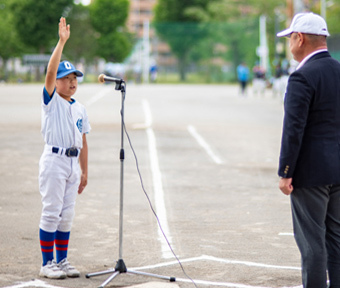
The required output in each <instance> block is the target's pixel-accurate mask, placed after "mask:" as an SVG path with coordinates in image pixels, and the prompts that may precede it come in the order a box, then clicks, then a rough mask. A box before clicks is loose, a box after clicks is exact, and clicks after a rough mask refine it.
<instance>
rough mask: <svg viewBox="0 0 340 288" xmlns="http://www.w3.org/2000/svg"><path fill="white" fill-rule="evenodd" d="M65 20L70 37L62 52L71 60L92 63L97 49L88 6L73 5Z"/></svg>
mask: <svg viewBox="0 0 340 288" xmlns="http://www.w3.org/2000/svg"><path fill="white" fill-rule="evenodd" d="M67 22H68V23H69V24H70V25H71V37H70V39H69V40H68V41H67V45H66V46H65V48H64V54H65V55H66V56H67V57H68V58H69V59H72V61H75V62H79V61H81V60H83V59H84V60H85V62H86V63H92V62H93V61H94V59H95V57H96V52H97V50H98V42H97V39H96V31H95V30H94V29H93V27H92V25H91V21H90V11H89V7H88V6H83V5H82V4H78V5H74V6H73V8H72V10H71V11H70V13H69V15H68V18H67Z"/></svg>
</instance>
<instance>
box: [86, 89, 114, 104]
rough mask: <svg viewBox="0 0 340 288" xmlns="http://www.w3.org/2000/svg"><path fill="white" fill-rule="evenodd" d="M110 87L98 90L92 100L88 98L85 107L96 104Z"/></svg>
mask: <svg viewBox="0 0 340 288" xmlns="http://www.w3.org/2000/svg"><path fill="white" fill-rule="evenodd" d="M111 90H112V89H111V87H104V88H103V89H101V90H99V92H98V93H97V94H95V95H94V96H93V97H92V98H90V99H89V100H88V101H87V102H86V103H85V106H87V107H88V106H91V105H92V104H94V103H96V102H97V101H98V100H100V99H101V98H103V97H104V96H106V95H107V94H108V93H109V92H110V91H111Z"/></svg>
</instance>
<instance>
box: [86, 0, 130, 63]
mask: <svg viewBox="0 0 340 288" xmlns="http://www.w3.org/2000/svg"><path fill="white" fill-rule="evenodd" d="M128 12H129V1H128V0H115V1H112V0H95V1H94V2H93V3H92V4H91V6H90V16H91V22H92V25H93V27H94V29H95V30H96V31H97V32H98V33H99V35H98V50H97V54H98V55H99V56H101V57H103V58H104V59H105V60H107V61H112V62H122V61H123V60H124V59H125V58H126V57H127V56H128V55H129V53H130V51H131V49H132V41H131V40H132V37H131V35H130V34H129V33H128V32H127V29H126V27H125V23H126V20H127V17H128Z"/></svg>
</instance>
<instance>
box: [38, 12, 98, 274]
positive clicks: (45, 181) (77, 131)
mask: <svg viewBox="0 0 340 288" xmlns="http://www.w3.org/2000/svg"><path fill="white" fill-rule="evenodd" d="M69 37H70V25H67V24H66V20H65V18H63V17H62V18H61V19H60V22H59V41H58V43H57V46H56V47H55V49H54V51H53V53H52V56H51V58H50V61H49V64H48V67H47V72H46V78H45V87H44V90H43V94H42V103H41V105H42V118H41V123H42V128H41V131H42V134H43V137H44V141H45V147H44V152H43V154H42V156H41V158H40V162H39V189H40V194H41V200H42V206H43V207H42V213H41V219H40V224H39V228H40V232H39V236H40V246H41V252H42V258H43V263H42V267H41V269H40V273H39V275H40V276H42V277H47V278H54V279H61V278H66V277H67V276H68V277H79V275H80V273H79V271H78V270H77V269H76V268H74V267H73V266H71V265H70V263H69V262H68V260H67V251H68V242H69V238H70V231H71V226H72V221H73V217H74V207H75V201H76V197H77V194H81V193H82V192H83V190H84V188H85V186H86V185H87V166H88V164H87V162H88V160H87V158H88V148H87V142H86V133H88V132H89V131H90V129H91V127H90V124H89V121H88V117H87V112H86V109H85V107H84V106H83V105H81V104H80V103H79V102H78V101H76V100H74V99H73V98H72V96H73V95H74V94H75V92H76V90H77V85H78V81H77V77H80V76H83V73H82V72H80V71H78V70H76V69H75V67H74V66H73V65H72V64H71V63H70V62H68V61H63V62H61V63H60V59H61V55H62V51H63V48H64V45H65V44H66V42H67V40H68V39H69ZM54 246H55V250H56V260H54Z"/></svg>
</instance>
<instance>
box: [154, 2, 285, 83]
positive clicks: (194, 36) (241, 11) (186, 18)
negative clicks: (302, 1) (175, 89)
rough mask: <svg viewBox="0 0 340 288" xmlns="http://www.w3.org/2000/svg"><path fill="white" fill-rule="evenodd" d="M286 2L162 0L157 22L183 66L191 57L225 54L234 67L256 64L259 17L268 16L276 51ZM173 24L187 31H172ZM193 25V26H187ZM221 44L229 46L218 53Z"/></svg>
mask: <svg viewBox="0 0 340 288" xmlns="http://www.w3.org/2000/svg"><path fill="white" fill-rule="evenodd" d="M285 3H286V1H285V0H266V1H258V0H215V1H209V0H197V1H194V0H192V1H181V0H170V1H168V0H159V2H158V5H157V6H156V9H155V22H154V25H155V27H156V31H157V33H158V35H159V36H160V37H161V38H162V39H163V40H165V41H166V42H167V43H168V44H169V46H170V47H171V50H172V52H173V53H174V54H175V55H176V56H177V58H178V60H179V64H180V65H181V66H184V65H186V66H188V62H189V60H193V59H194V60H195V61H196V63H198V62H199V61H202V60H204V59H207V58H208V57H210V59H211V58H212V57H222V58H223V59H224V60H225V61H227V62H231V63H233V66H234V67H236V66H237V65H238V64H239V63H240V62H241V61H246V62H247V63H248V65H254V63H255V61H256V60H257V56H256V48H257V46H259V17H260V15H266V16H267V30H268V36H269V37H268V39H269V41H268V42H269V43H273V44H272V47H271V48H272V49H271V51H273V50H274V49H273V48H274V42H275V40H274V38H275V31H274V30H275V24H277V22H275V21H277V19H276V18H277V15H276V14H275V13H276V12H277V11H280V10H283V9H284V5H285ZM173 22H176V24H173ZM189 23H191V24H189ZM170 24H173V25H175V26H176V25H177V26H181V25H182V26H183V31H181V30H180V28H176V29H173V30H174V31H172V29H171V25H170ZM190 25H192V27H191V28H190V29H188V28H185V27H189V26H190ZM175 26H173V27H175ZM164 27H167V28H166V29H165V28H164ZM193 27H195V29H196V30H194V28H193ZM176 34H177V37H176ZM219 44H222V45H224V46H225V47H226V49H225V51H224V52H219V53H216V52H214V51H215V50H216V46H218V45H219ZM180 68H181V67H180ZM183 69H184V68H183V67H182V70H181V74H182V73H183ZM182 79H183V77H182Z"/></svg>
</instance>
